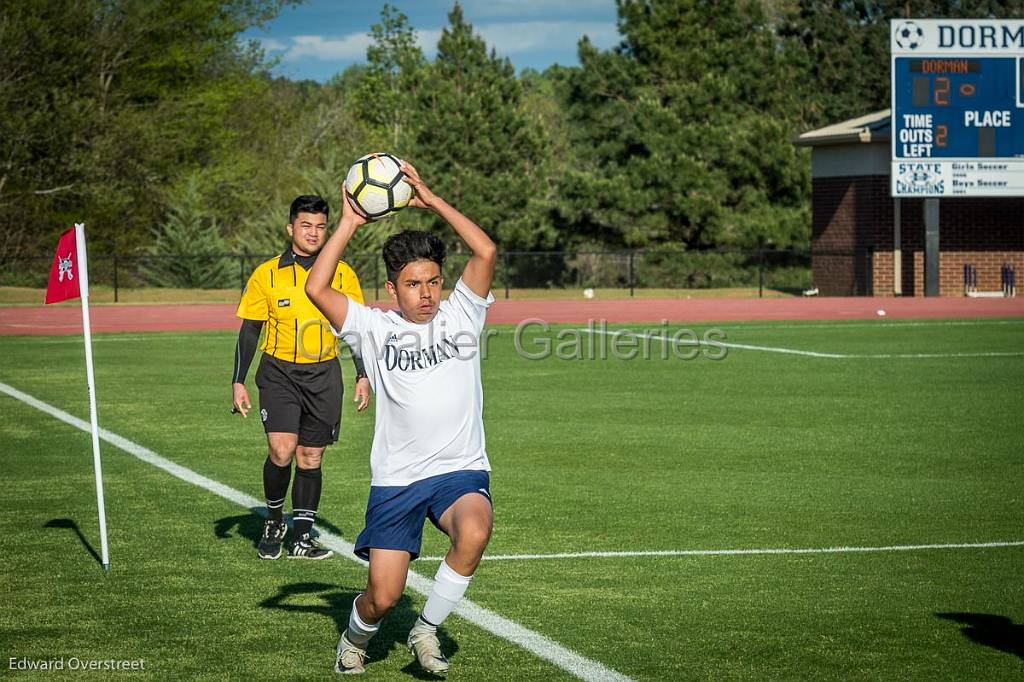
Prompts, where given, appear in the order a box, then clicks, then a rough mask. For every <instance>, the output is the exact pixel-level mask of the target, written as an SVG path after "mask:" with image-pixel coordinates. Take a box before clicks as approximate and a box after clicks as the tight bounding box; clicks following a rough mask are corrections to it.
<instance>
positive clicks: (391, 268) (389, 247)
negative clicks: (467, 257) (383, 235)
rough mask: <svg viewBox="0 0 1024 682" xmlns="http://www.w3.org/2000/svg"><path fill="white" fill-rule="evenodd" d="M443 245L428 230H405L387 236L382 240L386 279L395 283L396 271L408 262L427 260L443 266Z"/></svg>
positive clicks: (396, 278)
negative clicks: (386, 271) (386, 272)
mask: <svg viewBox="0 0 1024 682" xmlns="http://www.w3.org/2000/svg"><path fill="white" fill-rule="evenodd" d="M445 251H446V249H445V246H444V242H443V241H441V238H440V237H438V236H437V235H436V234H431V233H430V232H422V231H420V230H406V231H405V232H399V233H398V234H395V235H392V236H390V237H388V239H387V241H386V242H384V265H385V266H387V269H388V280H389V281H390V282H391V283H392V284H397V283H398V282H397V280H398V273H399V272H401V271H402V268H404V267H405V266H406V265H408V264H409V263H412V262H413V261H417V260H429V261H433V262H435V263H437V265H438V267H444V257H445Z"/></svg>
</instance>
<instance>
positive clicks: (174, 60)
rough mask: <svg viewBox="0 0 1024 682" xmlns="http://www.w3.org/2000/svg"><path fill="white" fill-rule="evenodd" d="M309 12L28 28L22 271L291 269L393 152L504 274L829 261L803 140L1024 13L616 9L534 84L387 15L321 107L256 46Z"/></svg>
mask: <svg viewBox="0 0 1024 682" xmlns="http://www.w3.org/2000/svg"><path fill="white" fill-rule="evenodd" d="M285 4H294V3H286V2H285V0H190V1H189V2H177V1H176V0H10V1H9V2H6V3H4V5H3V7H2V8H0V106H2V107H3V115H2V116H0V139H2V140H3V145H2V151H0V232H2V234H0V263H2V262H3V261H7V262H8V263H10V262H13V261H16V260H17V259H18V258H20V257H23V256H29V255H48V254H49V253H50V250H51V249H52V246H53V244H54V243H55V238H56V234H57V233H58V232H59V231H60V230H61V229H63V228H64V227H66V226H68V225H70V224H71V222H73V221H77V220H85V221H86V222H87V224H88V227H89V234H90V239H91V246H90V249H91V250H92V251H93V252H94V253H119V254H172V253H180V252H182V251H188V252H189V253H195V254H202V253H206V254H215V253H228V252H233V253H241V252H246V253H254V254H261V253H274V252H277V251H279V250H280V249H281V247H282V245H283V243H284V231H283V228H284V224H285V222H286V221H287V206H288V204H289V202H290V201H291V199H292V198H293V197H294V196H295V195H297V194H305V193H319V194H321V195H323V196H325V197H327V198H328V199H329V200H330V202H331V205H332V213H333V214H334V215H337V211H338V209H339V205H338V200H339V197H338V187H339V184H340V182H341V180H342V179H343V178H344V176H345V173H346V171H347V169H348V166H349V165H350V164H351V163H352V162H353V161H354V160H355V159H356V158H358V157H359V156H361V155H363V154H365V153H367V152H369V151H383V150H386V151H390V152H392V153H395V154H396V155H398V156H400V157H403V158H407V159H410V160H412V161H414V162H415V163H416V166H417V168H418V169H419V170H420V171H421V173H422V174H423V176H424V178H425V179H427V181H428V182H429V183H430V184H431V186H432V187H433V188H434V189H435V191H437V192H438V193H439V194H441V195H442V196H445V197H446V198H447V199H449V201H451V202H452V203H453V204H454V205H456V206H458V207H459V208H460V209H461V210H462V211H463V212H465V213H466V214H467V215H469V216H471V217H473V218H474V219H475V220H476V221H477V222H479V223H480V225H481V226H482V227H484V229H486V230H487V231H488V233H490V234H491V235H492V236H493V237H494V238H495V241H496V242H497V243H498V244H499V247H500V248H501V249H503V250H563V249H596V250H602V249H620V248H643V249H651V250H657V249H690V250H693V249H703V248H713V247H731V248H764V247H768V248H785V247H791V246H806V245H807V243H808V241H809V235H810V161H809V155H808V153H807V152H806V150H801V149H798V148H796V147H794V146H793V144H792V139H793V138H794V137H795V136H796V135H798V134H799V133H800V132H803V131H805V130H808V129H811V128H813V127H818V126H821V125H826V124H828V123H832V122H837V121H840V120H844V119H846V118H851V117H854V116H859V115H862V114H864V113H867V112H870V111H874V110H878V109H882V108H886V107H887V106H888V102H889V92H888V88H889V75H888V74H889V53H888V50H889V35H888V21H889V19H892V18H899V17H906V16H921V17H924V16H944V17H1013V16H1021V14H1022V10H1024V1H1021V0H1017V1H1012V2H973V3H966V2H952V1H944V2H909V1H903V2H869V1H866V0H856V1H854V0H845V1H842V2H820V1H818V0H719V1H711V0H616V4H617V9H618V30H619V33H620V39H621V40H620V43H619V44H618V45H617V46H616V47H614V48H612V49H609V50H600V49H598V48H596V47H595V46H594V45H593V44H592V43H591V42H590V41H589V40H588V39H587V38H586V37H583V38H582V39H581V40H580V42H579V46H578V54H579V62H580V64H579V66H575V67H563V66H552V67H550V68H548V69H546V70H545V71H543V72H537V71H533V70H526V71H524V72H522V73H518V74H517V73H516V71H515V70H514V69H513V67H512V65H511V63H510V62H509V60H508V59H506V58H501V57H499V56H497V55H496V53H495V51H494V49H493V48H492V47H490V46H488V45H487V44H486V42H485V41H484V40H483V39H482V38H481V37H480V36H479V35H478V34H477V33H476V32H474V30H473V27H472V25H471V24H470V23H469V22H467V21H466V18H465V16H464V14H463V12H462V9H461V7H460V6H459V5H458V4H457V3H453V7H452V10H451V12H450V14H449V15H448V24H447V26H446V27H445V28H444V30H443V32H442V35H441V38H440V41H439V43H438V45H437V54H436V57H435V58H434V59H433V60H428V59H427V58H426V57H425V56H424V54H423V52H422V51H421V50H420V49H419V48H418V47H417V44H416V29H415V27H414V26H412V25H411V24H410V23H409V20H408V18H407V17H406V16H405V15H404V14H403V13H402V12H401V11H400V9H399V8H397V7H394V6H389V5H385V6H384V7H383V9H382V11H381V15H380V21H379V23H377V24H376V25H374V26H373V28H372V31H371V37H372V44H371V46H370V47H369V49H368V51H367V60H366V63H365V64H362V65H358V66H353V67H350V68H348V69H346V70H344V71H342V72H340V73H338V74H337V75H335V76H334V77H333V78H332V79H330V80H329V81H328V82H327V83H324V84H318V83H315V82H312V81H292V80H289V79H286V78H279V77H274V76H273V75H272V73H271V70H272V67H273V61H272V60H268V59H267V57H266V55H265V54H264V53H263V52H262V51H261V50H260V49H259V46H258V44H256V43H254V42H243V41H241V40H240V39H239V34H240V33H242V32H243V31H245V30H246V29H248V28H250V27H252V26H258V25H262V24H264V23H265V22H267V21H269V20H271V19H272V18H273V17H274V16H276V15H277V13H278V12H280V11H281V9H282V7H283V6H284V5H285ZM405 228H422V229H440V226H439V225H436V224H434V221H432V220H431V219H430V217H429V216H427V215H424V214H422V213H419V212H414V211H408V212H405V213H403V214H401V215H399V216H398V217H397V218H396V219H394V220H391V221H388V222H382V223H380V224H378V225H377V226H375V227H374V228H373V229H369V230H363V231H360V233H359V234H358V235H357V237H358V239H357V242H356V243H354V244H353V246H352V247H351V248H352V249H356V250H374V249H376V248H378V247H379V245H380V243H381V242H382V241H383V239H384V238H386V236H387V235H388V234H390V233H392V232H394V231H395V230H398V229H405ZM441 234H443V235H444V236H446V237H447V236H448V235H447V232H446V231H443V232H441ZM453 246H456V247H457V245H453ZM203 277H204V278H206V280H207V281H213V280H216V279H217V278H218V277H219V275H218V274H217V273H216V272H214V273H212V274H211V273H206V274H205V275H204V276H203Z"/></svg>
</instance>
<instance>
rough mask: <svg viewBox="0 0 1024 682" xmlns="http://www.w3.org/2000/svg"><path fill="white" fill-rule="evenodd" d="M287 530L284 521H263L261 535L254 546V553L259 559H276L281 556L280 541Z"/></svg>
mask: <svg viewBox="0 0 1024 682" xmlns="http://www.w3.org/2000/svg"><path fill="white" fill-rule="evenodd" d="M286 532H288V525H287V524H286V523H285V522H284V521H275V520H273V519H267V520H266V521H264V522H263V537H261V538H260V544H259V546H258V547H257V548H256V554H258V555H259V557H260V558H261V559H277V558H279V557H280V556H281V541H282V540H284V534H285V533H286Z"/></svg>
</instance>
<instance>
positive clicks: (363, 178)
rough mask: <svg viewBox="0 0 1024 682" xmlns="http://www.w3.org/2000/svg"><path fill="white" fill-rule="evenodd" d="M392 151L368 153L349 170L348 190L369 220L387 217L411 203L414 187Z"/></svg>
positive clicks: (350, 196)
mask: <svg viewBox="0 0 1024 682" xmlns="http://www.w3.org/2000/svg"><path fill="white" fill-rule="evenodd" d="M400 163H401V161H400V160H399V159H398V158H397V157H395V156H394V155H392V154H388V153H386V152H379V153H375V154H367V155H366V156H364V157H362V158H360V159H359V160H358V161H356V162H355V163H354V164H352V167H351V168H349V169H348V175H347V176H346V177H345V189H347V190H348V195H349V198H350V199H351V200H352V203H353V204H355V208H356V210H357V211H359V212H360V213H362V214H363V215H364V216H366V217H367V218H369V219H370V220H380V219H381V218H388V217H390V216H393V215H394V214H396V213H398V212H399V211H401V210H402V209H403V208H405V207H406V206H408V205H409V201H410V200H411V199H412V195H413V190H412V186H411V185H410V184H409V183H407V182H406V181H405V173H403V172H402V170H401V168H400V167H399V164H400Z"/></svg>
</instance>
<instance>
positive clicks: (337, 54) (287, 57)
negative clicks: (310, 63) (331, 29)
mask: <svg viewBox="0 0 1024 682" xmlns="http://www.w3.org/2000/svg"><path fill="white" fill-rule="evenodd" d="M291 40H292V45H291V47H289V48H288V51H287V52H285V54H284V61H286V62H291V61H297V60H299V59H319V60H322V61H333V60H346V61H348V60H360V59H364V58H365V57H366V48H367V47H368V46H369V45H370V42H371V41H370V36H369V35H368V34H366V33H350V34H348V35H346V36H342V37H340V38H324V37H323V36H306V35H304V36H292V38H291Z"/></svg>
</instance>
